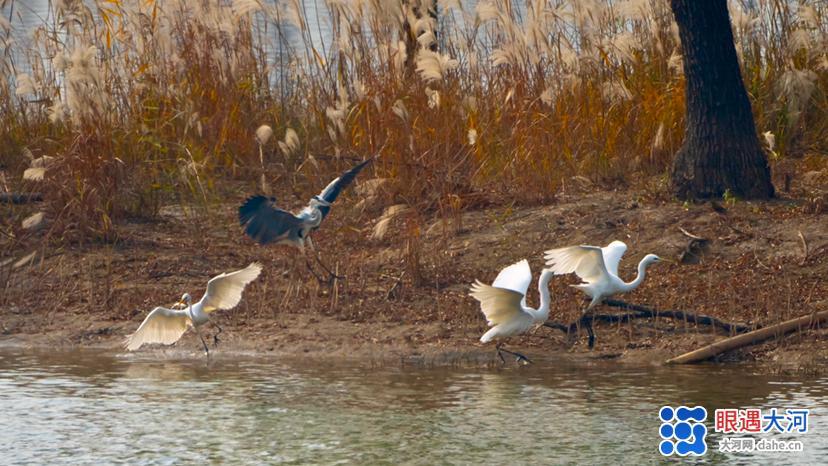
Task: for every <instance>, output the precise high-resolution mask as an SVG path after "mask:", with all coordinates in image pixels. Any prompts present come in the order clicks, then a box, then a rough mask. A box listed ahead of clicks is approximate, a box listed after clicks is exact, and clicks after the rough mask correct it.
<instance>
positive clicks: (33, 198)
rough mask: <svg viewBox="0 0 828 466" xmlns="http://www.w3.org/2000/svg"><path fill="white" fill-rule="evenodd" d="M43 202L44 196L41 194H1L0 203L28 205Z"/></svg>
mask: <svg viewBox="0 0 828 466" xmlns="http://www.w3.org/2000/svg"><path fill="white" fill-rule="evenodd" d="M41 201H43V195H42V194H40V193H0V203H6V204H26V203H29V202H41Z"/></svg>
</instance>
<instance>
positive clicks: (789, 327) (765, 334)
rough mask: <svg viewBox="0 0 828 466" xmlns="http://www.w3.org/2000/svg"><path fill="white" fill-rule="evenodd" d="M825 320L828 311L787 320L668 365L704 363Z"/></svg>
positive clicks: (708, 346) (677, 358) (714, 345)
mask: <svg viewBox="0 0 828 466" xmlns="http://www.w3.org/2000/svg"><path fill="white" fill-rule="evenodd" d="M824 320H828V311H822V312H817V313H816V314H809V315H807V316H803V317H798V318H796V319H791V320H786V321H785V322H782V323H780V324H776V325H771V326H770V327H765V328H762V329H759V330H754V331H752V332H748V333H745V334H743V335H738V336H735V337H730V338H726V339H724V340H721V341H718V342H716V343H713V344H711V345H707V346H705V347H702V348H699V349H697V350H695V351H691V352H689V353H685V354H682V355H681V356H677V357H675V358H672V359H668V360H667V361H666V364H689V363H693V362H699V361H704V360H705V359H710V358H712V357H714V356H717V355H719V354H722V353H724V352H726V351H732V350H735V349H739V348H743V347H745V346H751V345H755V344H757V343H761V342H763V341H765V340H767V339H769V338H780V337H782V336H784V335H785V334H787V333H790V332H793V331H794V330H801V329H803V328H811V327H813V326H815V325H818V324H819V323H821V322H822V321H824Z"/></svg>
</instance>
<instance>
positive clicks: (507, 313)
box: [469, 280, 524, 327]
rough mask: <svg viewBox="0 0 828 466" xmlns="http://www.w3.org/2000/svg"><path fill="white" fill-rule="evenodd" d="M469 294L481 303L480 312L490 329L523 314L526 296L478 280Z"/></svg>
mask: <svg viewBox="0 0 828 466" xmlns="http://www.w3.org/2000/svg"><path fill="white" fill-rule="evenodd" d="M469 294H470V295H471V296H472V297H473V298H474V299H476V300H478V301H480V310H481V311H483V315H485V316H486V321H487V322H488V323H489V326H490V327H493V326H495V325H499V324H502V323H504V322H509V321H511V320H513V319H514V318H516V317H518V316H519V315H520V313H522V312H523V309H522V308H521V306H520V304H521V301H522V300H523V299H524V295H522V294H521V293H518V292H517V291H514V290H507V289H504V288H498V287H494V286H489V285H486V284H485V283H481V282H480V280H477V281H475V282H474V285H472V287H471V292H470V293H469Z"/></svg>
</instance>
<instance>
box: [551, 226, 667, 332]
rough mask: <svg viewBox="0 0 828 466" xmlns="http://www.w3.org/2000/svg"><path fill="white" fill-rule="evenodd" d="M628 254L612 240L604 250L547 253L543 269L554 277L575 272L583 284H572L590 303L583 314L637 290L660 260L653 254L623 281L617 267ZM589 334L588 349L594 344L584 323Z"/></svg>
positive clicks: (574, 248)
mask: <svg viewBox="0 0 828 466" xmlns="http://www.w3.org/2000/svg"><path fill="white" fill-rule="evenodd" d="M626 251H627V245H626V244H624V242H623V241H613V242H611V243H610V244H608V245H607V246H606V247H603V248H601V247H598V246H584V245H582V246H569V247H565V248H559V249H552V250H549V251H546V253H545V255H544V258H545V259H546V266H547V267H549V268H550V269H551V270H552V271H553V272H555V274H556V275H563V274H568V273H573V272H574V273H575V274H576V275H577V276H578V278H580V279H581V280H582V281H583V283H581V284H578V285H572V286H573V287H575V288H578V289H579V290H581V291H583V292H584V293H586V294H587V295H588V296H589V297H591V298H592V301H591V302H590V303H589V306H587V308H586V310H585V311H584V315H586V313H588V312H589V311H590V310H591V309H592V308H593V307H595V306H596V305H598V304H600V303H601V302H602V301H603V300H604V299H605V298H608V297H610V296H612V295H615V294H618V293H627V292H629V291H632V290H634V289H636V288H638V287H639V286H640V285H641V283H643V282H644V278H645V277H646V275H647V267H648V266H650V264H654V263H656V262H659V261H662V260H663V259H661V258H660V257H658V256H657V255H655V254H647V255H646V256H644V258H643V259H641V262H639V263H638V276H637V277H635V280H633V281H631V282H625V281H624V280H622V279H621V278H619V277H618V264H619V263H620V262H621V257H622V256H624V253H625V252H626ZM585 323H586V325H587V332H588V333H589V347H590V348H592V347H593V346H594V345H595V335H594V334H593V332H592V325H591V323H590V322H589V321H585Z"/></svg>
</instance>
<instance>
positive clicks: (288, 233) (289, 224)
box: [239, 158, 373, 281]
mask: <svg viewBox="0 0 828 466" xmlns="http://www.w3.org/2000/svg"><path fill="white" fill-rule="evenodd" d="M371 160H373V158H370V159H368V160H365V161H363V162H360V163H359V164H357V165H356V166H354V167H353V168H351V169H350V170H348V171H346V172H345V173H343V174H342V175H341V176H339V177H337V178H336V179H335V180H333V181H331V182H330V183H329V184H328V186H326V187H325V189H323V190H322V192H321V193H319V194H318V195H316V196H313V197H312V198H311V200H310V202H309V203H308V205H307V207H305V208H304V209H302V210H301V211H300V212H299V213H298V214H292V213H290V212H288V211H286V210H282V209H279V208H278V207H276V206H275V204H276V198H275V197H270V198H267V197H265V196H261V195H258V196H251V197H249V198H247V200H245V201H244V204H242V205H241V207H239V223H240V224H241V225H242V226H243V227H244V232H245V234H247V236H249V237H251V238H253V239H254V240H255V241H256V242H258V243H259V244H270V243H275V244H286V245H289V246H293V247H296V248H298V249H300V250H302V252H304V251H305V243H307V244H308V246H310V248H311V250H313V251H314V252H316V250H315V248H314V246H313V241H311V238H310V234H311V233H312V232H313V231H316V230H317V229H318V228H319V225H321V224H322V220H324V219H325V217H327V215H328V213H329V212H330V211H331V204H332V203H333V202H334V201H335V200H336V198H337V197H338V196H339V193H340V192H342V190H343V189H345V188H346V187H347V186H348V185H349V184H351V182H353V181H354V178H356V176H357V174H359V172H360V171H361V170H362V169H363V168H365V166H366V165H368V163H370V162H371ZM316 260H317V262H318V263H319V265H320V266H322V268H323V269H325V271H326V272H328V274H329V275H330V278H331V279H333V278H334V277H335V274H334V273H333V272H331V270H330V269H329V268H328V267H326V266H325V265H324V264H322V261H321V260H320V259H319V255H318V254H316ZM307 265H308V268H309V269H310V270H311V272H312V273H314V275H316V273H315V272H313V269H312V268H310V263H308V264H307ZM316 278H317V279H319V277H318V276H317V277H316ZM320 281H322V280H320Z"/></svg>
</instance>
